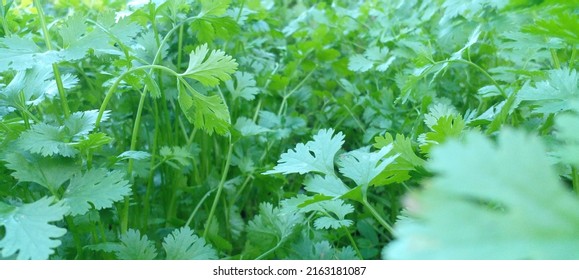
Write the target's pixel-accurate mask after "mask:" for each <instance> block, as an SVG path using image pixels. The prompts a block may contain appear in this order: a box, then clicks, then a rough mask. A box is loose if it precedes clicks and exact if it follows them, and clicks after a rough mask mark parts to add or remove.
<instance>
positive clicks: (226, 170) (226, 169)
mask: <svg viewBox="0 0 579 280" xmlns="http://www.w3.org/2000/svg"><path fill="white" fill-rule="evenodd" d="M232 154H233V142H232V141H231V136H229V147H228V150H227V158H226V160H225V166H224V167H223V173H222V174H221V181H219V185H218V186H217V193H216V194H215V199H214V200H213V205H211V210H210V211H209V216H208V217H207V225H206V226H205V231H204V232H203V238H205V239H207V234H208V233H209V228H210V227H211V222H212V221H213V217H214V216H215V209H217V204H218V203H219V199H220V198H221V192H223V187H224V185H225V180H226V179H227V175H228V173H229V166H230V165H231V156H232Z"/></svg>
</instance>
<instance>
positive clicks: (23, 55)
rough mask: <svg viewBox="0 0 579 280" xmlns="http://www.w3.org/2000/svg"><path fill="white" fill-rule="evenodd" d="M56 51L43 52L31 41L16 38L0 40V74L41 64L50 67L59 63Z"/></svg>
mask: <svg viewBox="0 0 579 280" xmlns="http://www.w3.org/2000/svg"><path fill="white" fill-rule="evenodd" d="M60 60H61V58H60V56H59V54H58V52H56V51H45V52H43V51H42V50H41V49H40V47H38V46H37V45H36V44H35V43H34V42H33V41H32V40H30V39H25V38H20V37H16V36H11V37H4V38H0V72H5V71H7V70H15V71H22V70H26V69H30V68H33V67H34V66H35V65H36V64H38V63H42V64H45V65H51V64H53V63H55V62H58V61H60Z"/></svg>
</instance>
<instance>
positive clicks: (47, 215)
mask: <svg viewBox="0 0 579 280" xmlns="http://www.w3.org/2000/svg"><path fill="white" fill-rule="evenodd" d="M53 201H54V199H53V198H49V197H44V198H41V199H39V200H37V201H35V202H33V203H29V204H23V205H21V206H12V205H8V204H5V203H3V202H0V226H3V227H4V230H5V235H4V237H3V238H2V240H0V252H1V253H2V257H8V256H11V255H13V254H17V258H18V259H19V260H27V259H39V260H45V259H48V257H49V256H50V255H52V254H53V253H54V248H56V247H58V246H60V244H61V242H60V240H58V239H57V238H59V237H61V236H63V235H64V234H65V233H66V229H63V228H60V227H57V226H55V225H52V224H50V223H51V222H55V221H60V220H62V217H63V215H64V214H66V212H68V209H67V207H65V206H64V205H63V204H62V203H56V204H53Z"/></svg>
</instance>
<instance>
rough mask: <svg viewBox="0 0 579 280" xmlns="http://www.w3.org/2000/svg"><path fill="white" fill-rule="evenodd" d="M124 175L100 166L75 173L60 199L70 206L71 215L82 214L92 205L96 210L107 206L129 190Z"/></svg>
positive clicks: (118, 199) (120, 198)
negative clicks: (80, 173) (82, 172)
mask: <svg viewBox="0 0 579 280" xmlns="http://www.w3.org/2000/svg"><path fill="white" fill-rule="evenodd" d="M124 177H125V175H124V174H123V173H122V172H120V171H116V170H115V171H112V172H109V171H107V170H106V169H102V168H101V169H91V170H89V171H87V172H86V173H85V174H82V175H79V174H77V175H75V176H73V177H72V179H70V184H69V186H68V188H67V189H66V191H65V192H64V195H63V198H62V200H63V201H64V202H65V203H66V205H68V206H69V207H70V214H71V215H83V214H85V213H86V212H87V211H88V210H90V209H91V208H92V207H94V208H95V209H97V210H100V209H104V208H109V207H111V206H112V205H113V203H114V202H117V201H120V200H122V199H123V197H124V196H126V195H129V193H130V192H131V188H130V185H129V182H128V181H127V180H125V179H124Z"/></svg>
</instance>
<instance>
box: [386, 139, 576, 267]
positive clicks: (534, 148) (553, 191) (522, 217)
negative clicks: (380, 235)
mask: <svg viewBox="0 0 579 280" xmlns="http://www.w3.org/2000/svg"><path fill="white" fill-rule="evenodd" d="M428 167H429V168H430V169H431V170H432V171H433V172H434V173H436V174H437V175H436V176H435V177H434V179H433V180H432V181H431V184H429V185H427V186H426V188H425V189H424V190H423V191H421V192H419V193H414V194H413V195H411V196H410V197H408V198H407V199H406V202H405V204H406V207H407V208H408V216H409V217H408V218H404V219H403V220H400V221H399V222H398V223H397V225H396V227H395V233H396V236H397V238H398V239H397V240H396V241H394V242H393V243H391V244H390V245H389V246H388V247H386V248H385V250H384V257H386V258H395V259H577V257H579V253H578V252H579V240H578V239H577V235H578V234H579V200H578V199H577V197H576V196H575V195H573V194H572V193H570V192H568V191H567V190H565V189H564V188H563V186H562V185H561V183H560V179H559V176H557V175H556V174H555V172H553V169H552V167H551V163H550V161H549V159H548V158H547V156H546V153H545V150H544V148H543V146H542V144H541V141H540V140H539V139H538V138H536V137H531V136H527V135H525V134H524V133H521V132H516V131H513V130H504V131H501V132H500V133H499V135H498V141H497V144H496V145H495V144H494V143H493V142H492V141H491V140H489V139H487V138H486V137H485V136H482V135H481V134H479V133H471V134H467V137H466V138H465V143H464V144H462V143H459V142H458V141H456V140H455V141H449V142H447V143H445V144H443V145H442V146H439V147H437V148H436V149H433V150H432V153H431V162H430V164H429V165H428ZM554 201H556V203H553V202H554Z"/></svg>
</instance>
